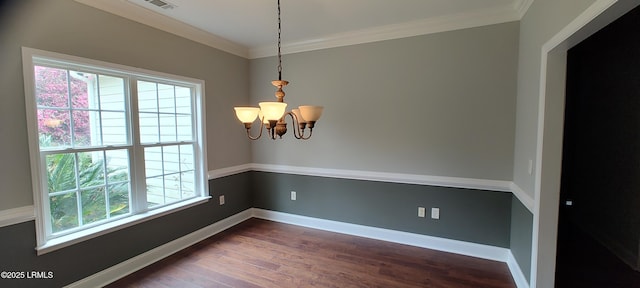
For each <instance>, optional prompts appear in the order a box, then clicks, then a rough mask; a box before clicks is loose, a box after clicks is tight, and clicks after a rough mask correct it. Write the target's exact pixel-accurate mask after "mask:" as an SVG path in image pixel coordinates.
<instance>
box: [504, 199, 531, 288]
mask: <svg viewBox="0 0 640 288" xmlns="http://www.w3.org/2000/svg"><path fill="white" fill-rule="evenodd" d="M532 231H533V214H531V212H530V211H529V210H528V209H527V207H525V206H524V205H522V203H520V201H519V200H518V198H516V197H515V196H514V197H513V200H512V201H511V227H510V233H511V238H510V239H511V242H510V246H509V249H511V254H513V257H514V258H515V259H516V261H517V262H518V265H520V270H521V271H522V273H523V274H524V276H525V278H526V279H527V281H531V236H532V235H531V233H532Z"/></svg>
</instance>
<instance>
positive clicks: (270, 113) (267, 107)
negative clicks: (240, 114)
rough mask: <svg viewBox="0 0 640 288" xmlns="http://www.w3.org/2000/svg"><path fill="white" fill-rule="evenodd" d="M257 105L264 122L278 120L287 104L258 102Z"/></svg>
mask: <svg viewBox="0 0 640 288" xmlns="http://www.w3.org/2000/svg"><path fill="white" fill-rule="evenodd" d="M259 104H260V110H261V111H262V115H264V119H265V120H280V118H282V115H284V111H285V109H287V103H283V102H260V103H259Z"/></svg>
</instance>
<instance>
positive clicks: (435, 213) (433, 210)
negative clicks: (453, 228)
mask: <svg viewBox="0 0 640 288" xmlns="http://www.w3.org/2000/svg"><path fill="white" fill-rule="evenodd" d="M431 219H440V208H431Z"/></svg>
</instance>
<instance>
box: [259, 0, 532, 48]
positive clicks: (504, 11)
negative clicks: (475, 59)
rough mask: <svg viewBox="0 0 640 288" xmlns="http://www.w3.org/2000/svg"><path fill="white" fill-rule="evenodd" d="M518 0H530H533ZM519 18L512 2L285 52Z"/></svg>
mask: <svg viewBox="0 0 640 288" xmlns="http://www.w3.org/2000/svg"><path fill="white" fill-rule="evenodd" d="M519 1H527V2H528V1H533V0H519ZM519 6H520V5H519ZM518 20H520V13H519V12H518V11H517V10H515V9H514V7H513V6H511V5H509V6H505V7H499V8H494V9H483V10H476V11H473V12H468V13H459V14H453V15H446V16H441V17H434V18H429V19H424V20H420V21H413V22H407V23H401V24H393V25H386V26H380V27H374V28H371V29H363V30H356V31H350V32H347V33H339V34H333V35H329V36H327V37H323V38H315V39H307V40H303V41H298V42H291V43H285V44H283V45H282V53H283V54H290V53H298V52H306V51H313V50H321V49H327V48H334V47H341V46H349V45H356V44H363V43H370V42H377V41H384V40H392V39H399V38H406V37H413V36H419V35H427V34H433V33H439V32H446V31H453V30H459V29H466V28H472V27H479V26H486V25H492V24H500V23H506V22H511V21H518ZM274 52H275V49H274V47H273V46H261V47H256V48H251V49H249V59H255V58H262V57H269V56H274V55H276V54H275V53H274Z"/></svg>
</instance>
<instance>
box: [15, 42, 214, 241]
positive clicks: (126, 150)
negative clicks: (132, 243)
mask: <svg viewBox="0 0 640 288" xmlns="http://www.w3.org/2000/svg"><path fill="white" fill-rule="evenodd" d="M23 62H24V70H25V95H26V104H27V105H26V106H27V107H26V108H27V117H28V123H29V127H28V132H29V139H30V154H31V166H32V179H33V184H34V185H33V186H34V196H35V197H34V199H36V200H35V201H34V202H35V204H36V205H35V206H36V208H37V209H36V210H37V211H36V223H37V228H38V229H37V230H38V231H37V232H38V246H39V249H42V250H46V249H49V248H50V247H52V246H56V245H58V246H60V245H62V244H64V243H67V242H69V241H71V242H73V241H76V242H77V241H79V240H80V241H81V240H82V239H83V238H87V237H91V235H92V234H95V233H98V232H100V233H103V232H104V231H105V230H109V229H117V227H119V226H122V225H125V224H129V225H130V223H132V222H135V221H141V220H144V219H145V218H149V217H152V216H155V215H158V214H161V213H168V212H170V211H172V210H175V209H179V208H183V207H187V206H189V205H195V203H200V202H201V201H204V199H206V198H208V193H206V192H207V191H208V188H207V177H206V171H207V169H206V163H205V162H206V161H205V160H204V159H206V158H205V157H204V155H205V152H204V150H203V149H204V147H205V145H204V138H205V137H204V127H203V123H204V114H203V106H204V105H203V99H202V91H203V89H204V87H203V86H204V83H203V82H202V81H201V80H195V79H189V78H185V77H180V76H174V75H167V74H163V73H157V72H152V71H146V70H141V69H136V68H131V67H124V66H120V65H115V64H109V63H103V62H98V61H93V60H88V59H83V58H78V57H73V56H68V55H61V54H56V53H51V52H46V51H39V50H34V49H30V48H23ZM78 239H79V240H78Z"/></svg>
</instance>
